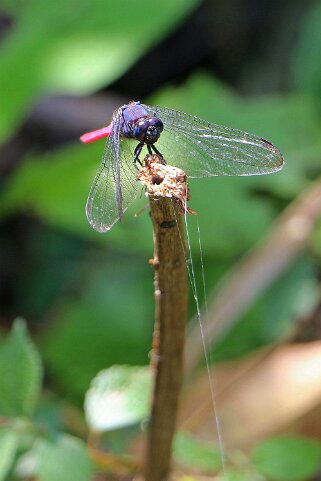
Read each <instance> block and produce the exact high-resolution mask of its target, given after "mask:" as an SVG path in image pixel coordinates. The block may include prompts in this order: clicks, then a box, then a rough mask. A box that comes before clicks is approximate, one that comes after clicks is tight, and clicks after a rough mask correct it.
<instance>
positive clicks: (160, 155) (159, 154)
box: [148, 144, 166, 164]
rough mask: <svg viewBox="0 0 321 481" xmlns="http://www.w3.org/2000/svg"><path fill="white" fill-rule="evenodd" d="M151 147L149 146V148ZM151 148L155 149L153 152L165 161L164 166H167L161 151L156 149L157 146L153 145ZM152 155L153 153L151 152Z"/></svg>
mask: <svg viewBox="0 0 321 481" xmlns="http://www.w3.org/2000/svg"><path fill="white" fill-rule="evenodd" d="M148 147H149V146H148ZM151 148H152V149H153V151H154V152H155V154H157V155H158V156H159V157H160V158H161V159H162V161H163V163H164V164H166V162H165V159H164V157H163V156H162V154H161V153H160V151H159V150H158V149H156V147H155V145H154V144H153V145H151ZM150 153H151V152H150Z"/></svg>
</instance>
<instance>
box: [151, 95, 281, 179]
mask: <svg viewBox="0 0 321 481" xmlns="http://www.w3.org/2000/svg"><path fill="white" fill-rule="evenodd" d="M144 107H145V108H146V109H147V110H148V112H149V113H150V114H153V113H155V114H156V115H157V117H159V118H160V119H161V120H162V122H163V123H164V131H163V132H162V134H161V136H160V138H159V140H158V141H157V143H156V144H155V146H156V147H157V149H158V150H159V151H160V152H161V153H162V155H163V157H164V159H165V160H166V161H167V162H168V163H170V164H173V165H176V166H177V167H180V168H181V169H183V170H184V171H185V172H186V174H187V175H188V176H189V177H211V176H218V175H260V174H269V173H272V172H277V171H278V170H280V169H281V168H282V167H283V164H284V160H283V157H282V154H281V152H280V151H279V150H278V149H277V148H276V147H275V146H274V145H272V144H271V143H270V142H268V141H267V140H265V139H262V138H260V137H257V136H255V135H252V134H248V133H246V132H242V131H240V130H235V129H231V128H228V127H223V126H220V125H215V124H212V123H209V122H206V121H205V120H201V119H199V118H197V117H193V116H192V115H188V114H185V113H183V112H179V111H176V110H171V109H167V108H164V107H150V106H146V105H144Z"/></svg>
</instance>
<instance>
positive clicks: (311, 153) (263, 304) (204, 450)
mask: <svg viewBox="0 0 321 481" xmlns="http://www.w3.org/2000/svg"><path fill="white" fill-rule="evenodd" d="M198 3H199V2H198V1H197V0H188V1H186V0H185V1H183V0H177V1H175V2H171V1H170V0H163V1H162V2H158V3H157V14H155V3H146V2H144V1H143V0H137V1H136V2H125V1H123V0H121V1H118V2H114V1H111V0H110V1H107V2H102V1H98V0H94V1H91V2H89V1H82V2H73V1H68V2H62V0H59V1H56V2H54V3H50V2H46V1H44V0H32V1H29V2H24V1H12V2H6V3H4V5H3V7H2V8H4V10H5V11H7V12H8V13H10V14H11V15H12V16H13V18H14V23H13V26H12V28H11V30H10V32H9V33H8V34H7V35H6V37H5V38H4V40H3V41H2V44H1V48H0V65H1V68H0V91H1V92H2V93H3V95H2V98H1V109H0V139H1V141H3V142H5V141H6V140H8V139H14V137H15V135H16V133H17V131H18V129H19V127H20V126H21V125H22V123H23V122H24V120H25V119H26V117H27V116H28V114H29V112H30V111H31V109H32V108H33V106H34V105H35V103H36V102H37V101H38V100H39V99H40V98H41V97H43V96H46V95H50V94H52V93H63V94H65V93H69V94H72V95H84V94H91V93H93V92H96V91H97V90H98V89H100V88H103V87H104V88H106V87H107V86H108V85H109V84H110V83H111V82H112V81H113V80H115V79H117V78H118V77H119V76H120V75H121V74H123V73H124V72H126V71H127V69H128V68H130V67H131V66H132V65H133V64H134V63H135V62H136V61H137V60H138V59H140V58H141V57H142V56H143V55H144V54H145V53H146V52H147V51H148V50H149V49H150V48H152V47H153V46H155V45H157V44H158V43H159V42H160V41H161V40H162V39H164V38H166V36H168V35H169V33H170V32H171V31H173V30H174V29H175V28H176V27H177V26H178V25H179V24H180V22H181V21H182V20H183V19H184V18H185V17H186V16H187V15H188V14H189V13H190V12H192V11H193V8H195V7H196V6H197V4H198ZM138 15H139V22H138V23H137V21H133V19H137V16H138ZM320 19H321V8H320V5H314V6H313V7H311V8H310V10H309V11H308V12H307V16H306V18H305V20H304V25H303V27H302V29H301V30H300V32H299V34H298V40H297V43H296V45H295V47H294V48H293V51H292V59H291V73H290V76H291V78H290V82H289V83H290V85H291V86H293V89H292V91H290V92H289V91H288V92H283V93H274V94H270V95H265V96H255V97H251V98H246V99H244V98H242V97H240V96H239V95H238V94H237V93H236V92H234V91H233V90H232V88H230V87H228V86H227V85H224V84H223V83H221V82H220V81H218V80H217V79H216V78H215V77H213V75H211V74H210V73H209V72H207V71H205V70H199V71H195V72H193V73H192V74H191V75H190V76H189V78H188V79H187V80H185V81H184V82H182V83H181V84H180V85H175V86H174V85H167V86H160V88H159V89H158V90H157V91H155V92H154V93H153V94H152V95H151V96H150V98H148V99H144V100H145V101H146V103H150V104H161V105H166V106H168V107H173V108H177V109H180V110H185V111H187V112H189V113H192V114H195V115H198V116H200V117H202V118H206V119H208V120H209V121H213V122H215V123H218V124H224V125H227V126H231V127H236V128H239V129H243V130H246V131H250V132H253V133H257V134H259V135H261V136H263V137H264V138H268V139H269V140H271V141H272V142H273V143H275V144H276V145H277V146H278V147H279V148H280V150H281V151H282V152H283V154H284V157H285V159H286V166H285V168H284V170H283V171H282V172H281V173H278V174H277V175H273V176H264V177H255V178H214V179H213V178H212V179H202V180H198V181H191V182H190V187H191V194H192V199H191V202H190V205H191V207H192V208H193V209H195V210H196V211H197V212H198V219H199V222H200V227H201V240H202V248H203V254H204V262H205V274H206V280H207V288H208V291H210V290H212V289H213V286H214V285H215V284H216V283H217V282H218V281H219V280H220V279H221V278H222V277H223V276H224V275H225V274H226V272H228V270H229V269H230V268H231V267H232V266H233V264H234V262H236V261H237V260H238V259H239V258H240V257H241V256H242V255H243V254H244V253H245V252H246V251H247V250H248V249H250V248H251V247H253V246H254V245H255V244H256V243H258V242H259V241H261V240H262V239H264V236H265V235H266V234H267V233H268V232H269V229H270V228H271V225H272V223H273V221H274V219H275V218H276V216H277V215H278V214H279V213H280V212H281V211H282V209H283V208H284V207H285V206H286V205H287V204H288V203H289V202H291V201H292V200H293V199H295V198H296V197H297V196H299V195H300V193H301V192H302V191H303V190H304V189H305V188H308V187H309V185H311V183H312V182H313V180H314V179H315V178H317V177H318V176H320V174H321V164H320V156H321V135H320V134H321V119H320V103H321V68H320V62H319V50H320V47H321V34H320V28H319V24H320ZM146 82H148V78H147V79H146ZM97 127H99V126H97ZM102 150H103V142H98V143H96V144H93V145H90V146H86V147H85V146H83V145H80V144H79V142H78V140H77V139H75V141H74V142H72V143H69V144H67V145H66V144H64V145H63V146H61V147H59V148H56V149H55V150H50V151H47V152H41V153H39V152H37V151H34V150H28V151H26V152H24V155H23V159H22V161H21V162H20V164H19V165H18V166H16V168H15V169H14V170H13V172H12V173H11V175H10V177H8V178H7V179H6V181H5V182H4V185H3V189H2V192H1V194H0V218H1V220H2V221H3V222H4V223H5V222H7V223H8V224H9V225H11V224H10V223H13V224H14V223H15V219H16V218H18V217H19V216H21V215H22V216H25V218H27V219H28V220H29V221H30V223H31V224H32V229H31V230H30V235H28V236H27V237H26V238H27V240H26V243H25V245H24V250H25V251H26V257H27V259H28V262H27V263H26V264H24V265H23V268H21V275H20V276H19V279H17V282H16V285H15V291H14V298H15V302H16V310H17V311H18V312H20V314H21V315H23V316H24V317H26V318H27V319H28V320H30V324H31V326H32V327H33V328H34V329H35V331H36V334H35V336H34V337H35V342H36V343H37V346H38V349H39V351H40V353H41V356H42V359H43V362H44V363H45V367H46V374H47V382H48V388H49V390H50V391H54V392H55V393H56V394H55V396H57V398H56V397H55V396H53V397H52V398H50V396H49V400H48V399H47V398H44V397H43V398H42V399H39V396H40V388H41V380H42V364H41V361H40V355H39V354H38V353H37V351H36V349H35V347H34V346H33V344H32V343H31V341H30V339H29V338H28V336H27V334H26V329H25V327H24V323H23V322H22V321H19V322H17V323H16V324H15V325H14V328H13V330H12V332H11V334H10V337H9V338H8V339H4V333H2V334H1V343H0V416H1V417H2V416H3V417H6V418H8V419H10V423H9V426H6V427H3V428H1V431H0V453H1V456H0V481H2V480H4V481H5V480H6V479H10V481H11V478H12V476H13V478H12V479H21V477H22V476H20V475H19V469H20V470H22V472H23V473H26V469H27V468H25V466H29V465H30V460H31V461H32V462H35V460H37V459H40V460H43V459H47V460H48V462H46V463H45V462H42V461H39V462H38V464H37V469H36V471H34V473H37V475H38V476H39V478H40V480H42V481H51V480H54V479H57V476H58V474H57V471H56V469H58V467H59V469H60V471H59V479H61V480H66V481H69V479H70V478H68V473H70V472H72V473H73V475H74V477H73V478H72V479H78V480H82V479H83V480H84V481H85V480H86V479H88V478H89V476H90V475H91V473H92V469H93V467H92V464H91V462H90V461H89V458H88V454H87V451H86V448H85V445H84V444H83V442H82V441H80V440H79V439H78V438H75V437H71V436H70V435H69V434H61V431H62V430H63V429H64V427H63V422H62V421H61V419H60V407H59V403H58V401H57V399H60V397H66V398H68V400H69V401H72V403H74V404H75V405H76V406H80V405H81V404H82V403H83V399H84V397H85V393H86V391H87V390H88V388H89V385H90V382H91V380H92V379H93V378H94V377H95V376H96V375H97V373H98V372H99V371H101V370H102V369H105V368H108V367H110V366H113V365H115V364H128V365H131V366H141V365H146V364H148V361H149V359H148V353H149V350H150V340H151V333H152V328H153V316H154V305H153V285H152V276H153V274H152V270H151V268H150V266H149V265H148V262H147V260H148V258H149V257H150V256H151V255H152V235H151V225H150V219H149V216H148V214H147V211H146V210H145V211H143V212H142V213H141V214H140V215H138V216H137V217H134V214H135V213H136V212H138V211H139V210H140V208H141V207H143V206H144V205H145V204H146V199H145V198H144V195H143V194H142V196H141V198H140V199H139V200H138V201H137V202H136V203H135V205H133V207H131V208H130V209H129V210H128V212H127V213H126V216H125V219H124V222H122V223H118V224H117V225H115V226H114V227H113V229H112V230H111V232H110V233H108V234H107V235H105V236H100V235H98V234H97V233H96V232H95V231H93V230H92V229H91V228H90V227H89V225H88V222H87V220H86V216H85V208H84V206H85V202H86V197H87V194H88V191H89V187H90V183H91V181H92V179H93V176H94V174H95V171H96V169H97V168H98V165H99V162H100V158H101V154H102ZM204 192H206V195H204ZM188 223H189V229H190V235H191V245H192V251H193V257H194V259H195V265H199V264H200V254H199V247H198V237H197V225H196V221H195V219H194V218H192V217H190V218H189V219H188ZM320 239H321V223H320V224H319V225H318V226H317V228H316V230H315V232H314V235H313V239H312V243H311V247H312V255H311V253H307V252H306V253H303V254H302V256H300V257H299V258H298V259H297V260H296V261H295V262H294V263H293V265H291V266H290V267H289V269H288V270H287V271H286V272H284V273H283V275H282V276H281V277H280V278H279V279H278V280H277V281H276V282H275V283H274V284H273V285H271V286H270V287H269V288H268V289H267V290H266V292H264V293H263V294H262V295H261V296H260V297H259V298H258V299H256V300H255V302H254V303H253V305H252V306H250V307H249V309H248V311H247V312H246V313H245V314H244V315H243V316H240V319H239V320H238V323H237V325H235V327H234V328H233V329H232V330H231V332H229V333H227V335H226V337H225V338H224V339H222V340H221V341H220V343H219V345H217V346H215V347H214V358H215V359H216V360H222V359H228V358H232V357H236V356H239V355H244V354H246V353H247V352H249V351H250V350H252V349H255V348H256V347H259V346H262V345H264V344H266V343H270V342H274V341H276V340H277V339H279V338H280V337H282V336H284V335H285V334H287V333H288V332H290V330H291V328H293V325H294V323H295V322H296V321H297V319H298V317H300V316H303V315H305V314H307V313H309V312H311V309H313V307H314V306H315V304H316V302H317V301H318V297H319V294H318V292H319V277H320V258H321V249H320V245H321V242H320ZM17 258H18V254H17ZM197 278H198V280H201V273H200V272H199V271H198V272H197ZM190 307H191V315H192V314H193V312H194V311H195V305H194V304H193V303H192V301H191V306H190ZM3 331H4V329H3ZM133 369H136V368H134V367H133ZM107 371H108V370H107ZM96 381H97V378H96ZM145 381H146V380H145ZM91 389H93V388H91ZM89 392H90V391H89ZM132 395H133V394H132V393H131V392H130V394H128V396H129V398H130V399H131V396H132ZM130 399H129V400H130ZM34 411H35V412H34ZM140 416H141V419H143V418H144V416H145V413H143V414H142V413H139V416H138V418H139V417H140ZM30 422H31V424H30ZM37 423H38V424H37ZM89 424H90V422H89ZM39 425H40V426H41V429H40V431H41V435H39V432H37V434H35V432H34V427H35V426H38V427H39ZM37 429H38V428H37ZM43 431H44V432H43ZM57 432H58V433H59V436H57ZM43 434H45V435H44V436H43ZM115 437H117V434H116V435H115ZM35 439H36V440H37V444H36V447H34V448H33V449H31V448H32V446H33V445H34V441H35ZM293 442H297V443H298V444H296V445H295V447H296V449H297V452H298V456H297V457H296V461H297V463H298V464H296V465H295V466H294V468H293V469H294V470H298V471H300V469H301V471H300V473H301V474H300V476H301V477H295V476H294V474H292V475H291V473H290V471H289V469H290V468H288V466H289V465H288V464H287V462H286V461H287V460H286V457H285V455H284V452H285V451H290V452H291V450H292V448H293ZM271 443H272V444H267V445H261V446H258V448H257V450H256V451H255V453H254V455H253V459H252V464H251V469H253V470H254V472H255V475H256V471H255V470H256V469H257V470H258V472H260V473H261V474H263V475H265V476H266V477H267V478H268V479H275V480H280V481H282V480H285V481H286V480H287V479H288V480H292V479H293V481H295V480H296V479H307V478H308V477H309V476H311V475H312V474H313V473H314V472H315V470H316V467H317V461H318V459H319V458H318V456H319V454H318V453H319V449H320V446H319V445H317V444H313V446H312V445H309V446H307V444H306V443H305V441H304V440H302V439H299V440H298V441H291V440H289V442H288V441H284V443H285V444H282V445H280V444H278V443H277V442H274V441H271ZM282 443H283V441H282ZM291 443H292V444H291ZM176 449H177V452H178V454H177V458H178V459H179V461H180V462H182V463H183V464H184V462H183V461H184V459H185V461H186V459H189V460H190V461H191V460H193V459H197V460H198V467H201V468H202V469H204V470H206V469H207V467H208V466H210V468H209V469H211V468H212V467H213V464H211V463H214V464H215V463H216V462H217V459H216V457H215V456H216V454H215V453H214V455H213V458H211V459H210V461H208V456H209V454H208V453H209V451H208V450H209V448H208V446H205V447H202V446H201V445H200V444H199V443H198V442H196V441H195V440H189V439H187V438H183V437H181V438H178V441H177V443H176ZM280 449H281V451H282V450H283V449H284V450H285V451H282V453H281V455H279V450H280ZM293 449H294V448H293ZM18 452H19V456H20V454H21V453H22V454H23V455H24V456H25V458H21V463H20V464H21V465H20V468H19V463H18V467H17V466H16V465H15V461H16V460H17V459H18V458H19V456H18V455H17V453H18ZM200 452H201V455H200ZM278 456H281V458H279V457H278ZM302 456H303V457H304V459H303V458H302ZM273 457H275V459H276V461H275V465H274V464H273V463H272V462H271V463H269V462H267V461H266V460H271V459H274V458H273ZM201 459H205V461H204V463H205V464H206V466H207V467H204V465H205V464H203V465H202V466H200V465H199V464H200V463H201ZM277 459H281V461H282V462H281V461H280V463H278V462H277ZM60 463H61V465H60ZM58 464H59V466H58ZM192 464H194V462H193V463H192ZM195 464H197V462H196V461H195ZM255 466H256V467H255ZM269 466H275V470H274V471H273V472H270V470H269ZM18 468H19V469H18ZM214 468H215V466H214ZM284 470H285V471H286V472H287V473H288V477H286V476H285V475H284V474H282V473H283V471H284ZM61 472H64V473H67V474H66V476H67V477H63V476H62V475H61ZM34 473H32V474H34ZM242 476H243V475H242V474H241V473H240V471H239V470H235V471H233V469H231V471H230V479H235V480H240V479H244V477H243V478H242ZM247 479H251V476H250V475H248V478H247ZM253 479H255V477H253ZM256 479H257V478H256Z"/></svg>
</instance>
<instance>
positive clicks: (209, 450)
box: [174, 433, 222, 472]
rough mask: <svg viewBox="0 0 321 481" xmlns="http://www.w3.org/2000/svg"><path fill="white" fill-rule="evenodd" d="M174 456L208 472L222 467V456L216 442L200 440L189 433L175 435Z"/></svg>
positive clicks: (183, 462)
mask: <svg viewBox="0 0 321 481" xmlns="http://www.w3.org/2000/svg"><path fill="white" fill-rule="evenodd" d="M174 456H175V459H176V460H177V461H178V462H179V463H182V464H184V465H185V466H189V467H191V468H196V469H200V470H202V471H206V472H208V471H209V472H216V471H218V470H219V469H221V467H222V456H221V454H220V451H219V449H218V448H216V447H215V445H214V444H208V443H204V442H200V441H198V440H196V439H194V438H193V437H192V436H191V435H189V434H187V433H179V434H177V435H176V436H175V440H174Z"/></svg>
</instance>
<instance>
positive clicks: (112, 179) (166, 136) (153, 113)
mask: <svg viewBox="0 0 321 481" xmlns="http://www.w3.org/2000/svg"><path fill="white" fill-rule="evenodd" d="M102 138H107V140H106V144H105V149H104V152H103V156H102V161H101V164H100V166H99V169H98V172H97V174H96V176H95V178H94V181H93V184H92V187H91V189H90V192H89V196H88V200H87V204H86V215H87V219H88V221H89V223H90V225H91V226H92V227H93V228H94V229H95V230H96V231H98V232H107V231H109V230H110V229H111V227H112V226H113V225H114V224H115V223H116V222H117V221H118V220H119V219H122V217H123V215H124V212H125V211H126V209H127V208H128V206H129V205H130V204H131V203H132V202H133V201H134V199H135V198H136V197H137V195H138V192H139V190H140V189H139V183H138V182H137V180H136V175H137V170H139V167H140V166H141V165H142V161H141V159H140V156H142V155H143V152H146V153H149V154H153V153H154V154H157V155H158V156H159V157H160V158H161V159H162V161H163V162H164V163H168V164H170V165H173V166H175V167H178V168H180V169H182V170H184V172H185V173H186V174H187V176H188V178H201V177H212V176H222V175H223V176H224V175H228V176H235V175H237V176H240V175H241V176H249V175H262V174H270V173H273V172H277V171H279V170H280V169H282V167H283V165H284V159H283V156H282V154H281V152H280V151H279V149H278V148H277V147H275V146H274V145H273V144H272V143H271V142H269V141H268V140H265V139H263V138H262V137H258V136H256V135H252V134H249V133H247V132H242V131H241V130H236V129H232V128H229V127H223V126H220V125H216V124H213V123H210V122H207V121H205V120H201V119H199V118H198V117H195V116H192V115H189V114H186V113H184V112H180V111H178V110H173V109H169V108H166V107H157V106H155V107H152V106H148V105H145V104H143V103H141V102H139V101H133V102H130V103H128V104H125V105H123V106H121V107H120V108H118V109H117V110H116V111H115V112H114V114H113V117H112V121H111V123H110V124H109V125H107V126H105V127H103V128H101V129H98V130H94V131H92V132H88V133H85V134H84V135H82V136H81V137H80V140H81V141H82V142H84V143H90V142H94V141H96V140H99V139H102Z"/></svg>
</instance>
